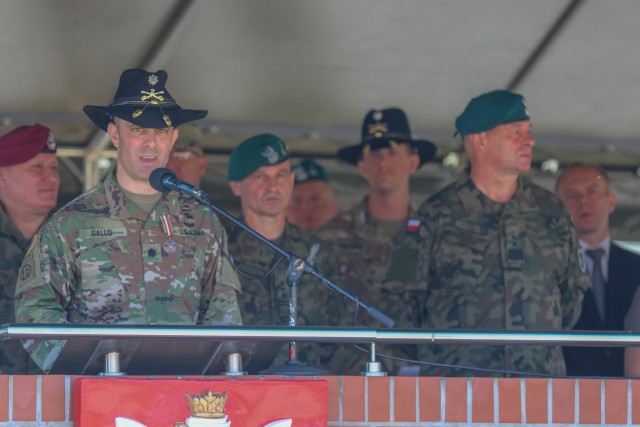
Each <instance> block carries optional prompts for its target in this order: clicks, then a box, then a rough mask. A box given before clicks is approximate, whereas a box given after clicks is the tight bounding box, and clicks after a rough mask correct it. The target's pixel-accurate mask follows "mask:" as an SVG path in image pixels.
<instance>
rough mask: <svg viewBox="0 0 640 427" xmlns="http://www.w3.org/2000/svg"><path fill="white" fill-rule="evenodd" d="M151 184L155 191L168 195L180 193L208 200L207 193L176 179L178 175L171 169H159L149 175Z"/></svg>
mask: <svg viewBox="0 0 640 427" xmlns="http://www.w3.org/2000/svg"><path fill="white" fill-rule="evenodd" d="M149 184H151V187H153V189H154V190H156V191H159V192H161V193H166V192H168V191H171V190H176V191H180V192H183V193H187V194H190V195H191V196H193V197H195V198H196V199H198V200H200V201H202V200H206V199H207V193H205V192H204V191H202V190H200V189H198V188H196V187H194V186H193V185H191V184H189V183H188V182H185V181H182V180H179V179H178V178H176V173H175V172H174V171H172V170H171V169H167V168H158V169H155V170H154V171H153V172H151V175H149Z"/></svg>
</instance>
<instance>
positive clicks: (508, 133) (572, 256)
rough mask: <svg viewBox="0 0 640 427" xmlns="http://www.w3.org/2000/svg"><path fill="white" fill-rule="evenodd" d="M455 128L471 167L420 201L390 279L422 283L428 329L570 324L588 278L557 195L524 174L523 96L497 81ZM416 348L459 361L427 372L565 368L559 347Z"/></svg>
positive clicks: (527, 130) (429, 357) (528, 144)
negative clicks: (415, 220) (413, 226)
mask: <svg viewBox="0 0 640 427" xmlns="http://www.w3.org/2000/svg"><path fill="white" fill-rule="evenodd" d="M456 129H457V131H458V132H459V133H460V134H461V135H462V139H463V142H464V146H465V150H466V152H467V154H468V156H469V160H470V164H471V168H470V171H468V172H465V173H462V174H461V176H460V177H459V178H458V180H457V181H456V182H454V183H452V184H451V185H449V186H447V187H446V188H444V189H443V190H441V191H440V192H438V193H437V194H435V195H434V196H432V197H430V198H429V199H428V200H427V201H426V202H424V203H423V204H422V206H421V207H420V209H419V218H420V224H419V226H418V227H416V229H414V230H410V231H407V232H406V233H405V235H404V240H403V245H402V246H401V247H398V248H397V249H396V250H395V251H394V254H393V256H392V262H391V266H390V270H389V278H390V279H398V278H403V279H405V280H412V279H416V278H417V281H415V283H419V284H423V286H425V288H428V289H427V293H426V303H425V305H424V311H425V314H426V320H425V321H424V323H423V327H425V328H433V329H469V330H479V329H487V330H508V331H524V330H547V331H557V330H563V329H564V330H567V329H571V327H572V326H573V325H574V323H575V322H576V320H577V319H578V316H579V315H580V307H581V304H582V299H583V296H584V292H585V290H586V288H587V286H588V285H589V278H588V276H587V275H585V271H586V267H585V262H584V259H583V256H582V252H581V251H580V247H579V245H578V242H577V239H576V236H575V235H574V233H573V230H572V227H571V221H570V219H569V216H568V215H567V213H566V211H565V210H564V208H563V205H562V203H561V201H560V200H559V199H558V198H557V197H556V196H555V195H553V194H551V193H550V192H548V191H546V190H544V189H542V188H540V187H538V186H536V185H534V184H532V183H531V182H529V181H528V180H527V179H524V178H523V177H522V176H521V174H522V173H524V172H527V171H529V170H530V168H531V157H532V148H533V145H534V140H533V138H532V136H531V122H530V120H529V114H528V112H527V110H526V108H525V105H524V99H523V97H522V96H521V95H518V94H515V93H511V92H508V91H502V90H499V91H493V92H489V93H486V94H484V95H481V96H479V97H477V98H474V99H472V100H471V102H469V104H468V105H467V108H466V109H465V111H464V112H463V113H462V114H461V115H460V116H459V117H458V118H457V120H456ZM416 265H417V277H411V276H412V274H407V273H410V272H412V271H413V272H415V271H416V268H415V266H416ZM412 267H413V268H412ZM419 350H420V355H421V359H422V360H423V361H425V362H437V363H443V364H448V365H456V366H457V367H453V368H445V367H427V369H426V372H427V374H430V375H496V372H490V373H488V374H487V373H486V372H478V371H471V370H465V369H464V368H463V367H476V368H484V369H491V370H497V371H498V374H499V373H500V372H499V371H501V370H506V371H516V372H523V373H524V372H535V373H541V374H554V375H563V374H564V373H565V364H564V359H563V357H562V350H561V349H560V347H557V346H517V345H508V346H490V345H483V346H453V345H451V346H443V345H430V344H425V345H422V346H420V347H419Z"/></svg>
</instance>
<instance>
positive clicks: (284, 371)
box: [192, 192, 395, 375]
mask: <svg viewBox="0 0 640 427" xmlns="http://www.w3.org/2000/svg"><path fill="white" fill-rule="evenodd" d="M192 195H193V196H194V197H195V198H196V199H197V200H198V201H200V202H201V203H203V204H206V205H207V206H209V208H210V209H211V210H213V211H215V212H216V213H218V214H219V215H220V216H223V217H224V218H226V219H228V220H229V221H231V222H232V223H234V224H235V225H237V226H239V227H240V228H242V229H243V230H245V231H246V232H247V233H249V234H251V235H252V236H253V237H255V238H256V239H258V240H259V241H260V242H262V243H263V244H265V245H267V246H268V247H269V248H271V249H272V250H274V251H275V252H277V253H279V254H280V255H282V256H283V257H285V258H286V259H287V260H288V262H289V264H288V266H287V282H288V284H289V287H290V298H289V326H290V327H295V326H296V318H297V314H298V304H297V284H298V281H299V280H300V279H301V278H302V275H303V274H309V275H312V276H314V277H316V278H317V279H319V280H320V281H321V282H322V283H324V284H325V285H326V286H327V287H329V288H330V289H331V290H333V291H335V292H338V293H339V294H341V295H342V296H344V297H346V298H348V299H350V300H351V301H353V302H354V303H356V304H357V305H358V306H360V307H362V308H363V309H364V310H365V311H366V312H367V313H369V314H370V315H371V316H372V317H374V318H375V319H376V320H378V321H379V322H381V323H382V324H383V325H385V326H388V327H390V328H391V327H393V325H394V323H395V321H394V320H393V319H391V318H390V317H389V316H387V315H386V314H384V313H382V312H381V311H379V310H377V309H376V308H374V307H372V306H370V305H367V304H365V303H364V302H363V301H361V300H360V298H358V297H357V296H356V295H355V294H353V293H351V292H349V291H347V290H346V289H344V288H342V287H340V286H338V285H336V284H335V283H333V282H332V281H331V280H329V279H327V278H326V277H324V275H323V274H322V273H321V272H320V271H318V269H317V268H315V267H313V266H311V265H309V264H307V263H306V262H305V261H304V259H302V258H300V257H298V256H296V255H295V254H293V253H291V252H287V251H285V250H284V249H283V248H281V247H280V246H278V245H276V244H275V243H273V242H272V241H271V240H269V239H267V238H266V237H264V236H263V235H262V234H260V233H258V232H257V231H255V230H254V229H253V228H251V227H249V226H248V225H246V224H244V223H243V222H242V221H239V220H238V219H237V218H236V217H234V216H233V215H231V214H230V213H228V212H227V211H225V210H224V209H222V208H221V207H219V206H217V205H216V204H215V203H213V202H211V200H210V199H209V197H208V195H207V194H206V193H204V192H198V193H197V194H193V193H192ZM212 225H213V224H212ZM326 373H327V372H326V371H323V370H321V369H316V368H312V367H309V366H307V365H306V364H305V363H302V362H300V361H298V357H297V352H296V343H295V341H291V342H290V343H289V360H288V361H287V362H285V365H284V366H280V367H274V368H270V369H266V370H263V371H260V374H268V375H272V374H274V375H324V374H326Z"/></svg>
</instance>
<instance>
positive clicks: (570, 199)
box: [558, 166, 616, 238]
mask: <svg viewBox="0 0 640 427" xmlns="http://www.w3.org/2000/svg"><path fill="white" fill-rule="evenodd" d="M558 196H559V197H560V199H562V202H563V203H564V205H565V207H566V208H567V211H569V214H570V215H571V219H572V220H573V226H574V228H575V230H576V234H577V235H578V237H581V238H584V237H586V236H588V235H598V236H599V235H601V234H602V235H603V238H604V237H606V234H608V233H609V215H610V214H611V213H612V212H613V210H614V208H615V205H616V198H615V196H614V195H613V193H611V191H610V190H609V184H608V183H607V181H606V180H605V179H604V177H602V176H601V175H600V173H599V172H598V171H597V170H595V169H592V168H589V167H586V166H585V167H582V166H578V167H575V168H573V169H571V170H569V171H567V172H566V173H565V175H564V176H563V177H562V180H561V181H560V182H559V183H558Z"/></svg>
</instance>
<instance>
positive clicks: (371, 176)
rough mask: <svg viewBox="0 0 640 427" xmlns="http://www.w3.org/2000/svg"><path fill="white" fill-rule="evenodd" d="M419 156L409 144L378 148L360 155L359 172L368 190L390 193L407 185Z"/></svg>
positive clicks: (418, 161) (416, 167) (417, 163)
mask: <svg viewBox="0 0 640 427" xmlns="http://www.w3.org/2000/svg"><path fill="white" fill-rule="evenodd" d="M419 164H420V158H419V157H418V155H417V154H415V153H413V152H412V151H411V147H410V146H409V144H398V145H396V146H395V147H387V148H379V149H377V150H373V151H370V152H369V153H367V154H364V155H363V156H362V160H360V161H359V162H358V169H360V173H361V174H362V176H363V177H364V179H366V180H367V182H368V183H369V191H376V192H379V193H383V194H385V193H392V192H393V191H395V190H397V189H399V188H403V187H405V186H407V187H408V186H409V177H410V176H411V174H412V173H413V172H415V171H416V169H418V165H419Z"/></svg>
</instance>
